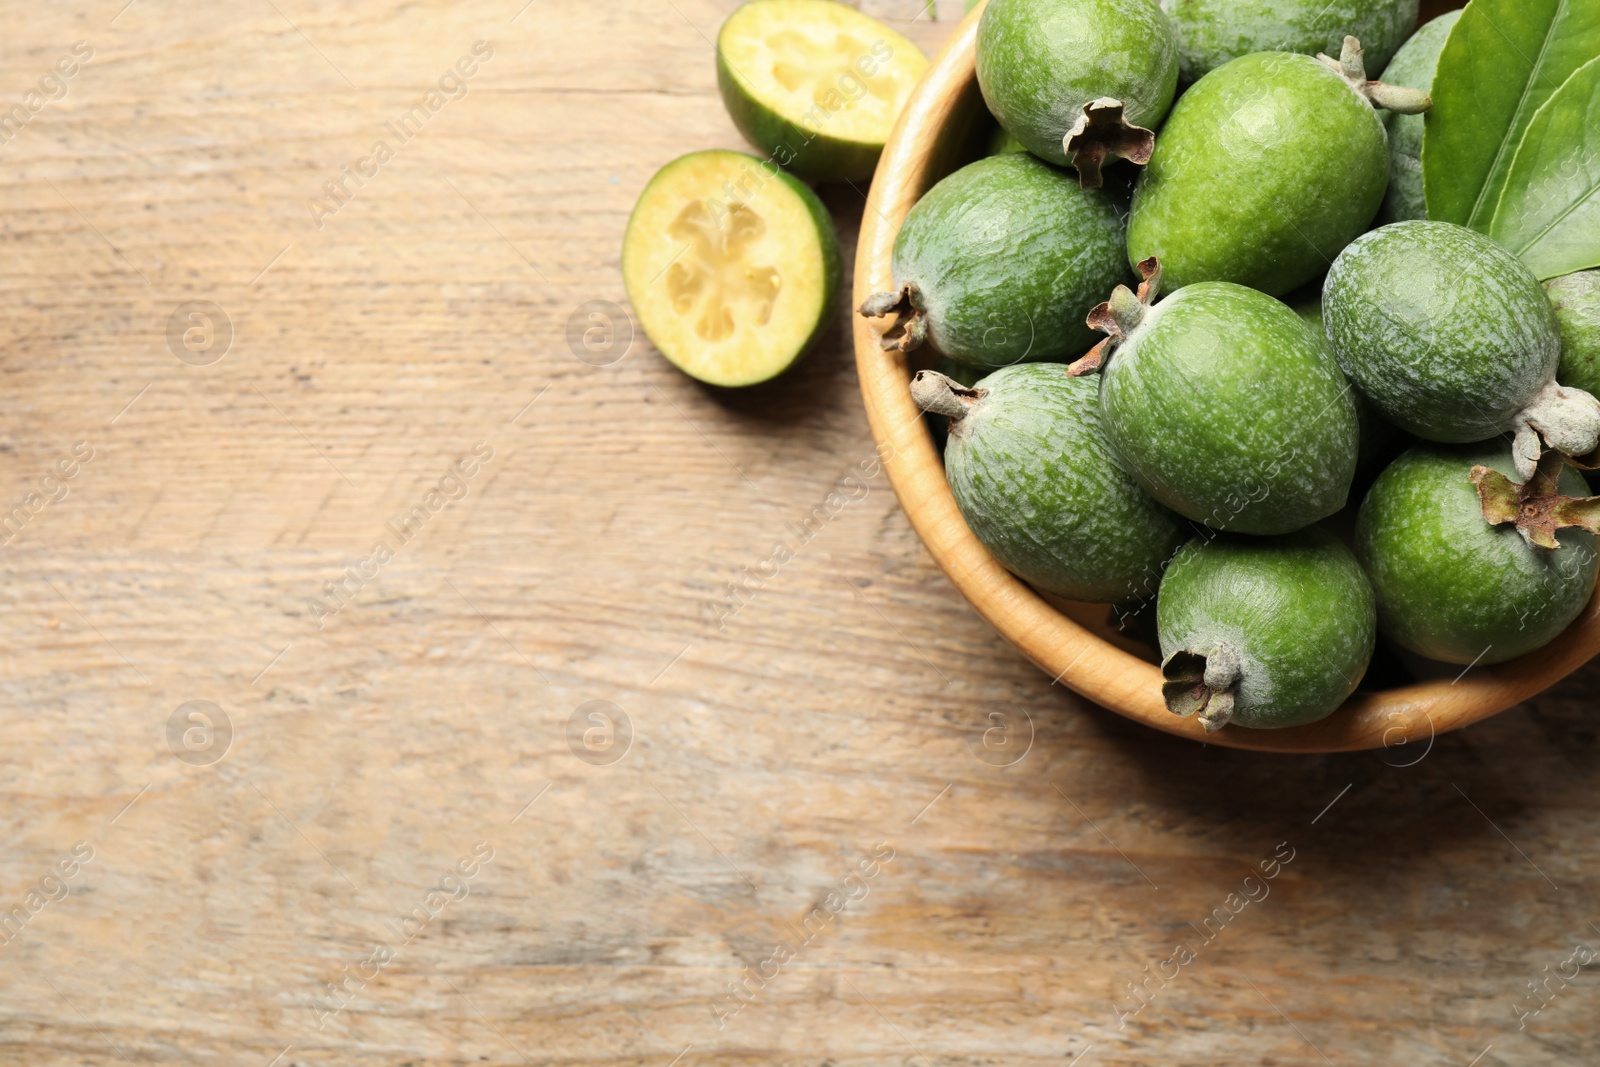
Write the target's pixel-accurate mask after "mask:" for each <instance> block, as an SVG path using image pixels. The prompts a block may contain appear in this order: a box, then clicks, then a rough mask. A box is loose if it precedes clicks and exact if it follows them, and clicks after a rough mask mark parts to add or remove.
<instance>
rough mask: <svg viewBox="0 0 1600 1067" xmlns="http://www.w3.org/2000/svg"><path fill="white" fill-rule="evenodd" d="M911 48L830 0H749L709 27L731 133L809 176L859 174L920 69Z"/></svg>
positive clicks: (868, 173)
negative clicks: (714, 28)
mask: <svg viewBox="0 0 1600 1067" xmlns="http://www.w3.org/2000/svg"><path fill="white" fill-rule="evenodd" d="M927 66H928V60H927V57H926V56H924V55H923V54H922V52H921V51H920V50H919V49H918V48H917V46H916V45H914V44H912V43H911V42H910V41H908V40H906V39H905V38H904V37H902V36H901V35H900V34H898V33H896V32H894V31H893V30H891V29H890V28H889V27H887V26H885V25H884V24H883V23H881V22H879V21H878V20H877V19H875V18H872V17H871V16H869V15H863V14H862V13H861V12H859V11H856V10H855V9H854V8H850V7H847V6H845V5H844V4H840V3H836V2H835V0H751V2H750V3H747V4H744V5H743V6H741V7H739V8H738V9H737V10H736V11H734V13H733V14H731V15H729V16H728V20H727V21H726V22H724V23H723V24H722V32H720V33H719V34H717V85H718V86H719V87H720V88H721V90H722V102H723V104H724V105H725V106H726V107H727V109H728V114H729V115H730V116H731V117H732V118H733V123H734V125H735V126H738V127H739V132H740V133H742V134H744V135H745V137H746V138H747V139H748V140H749V141H750V143H751V144H753V145H755V146H756V147H757V148H759V149H761V150H762V151H763V152H766V153H768V154H769V155H770V156H771V157H772V159H773V160H775V161H776V162H777V163H779V164H780V165H782V166H784V167H787V168H788V169H789V170H791V171H793V172H794V173H796V174H799V175H801V176H802V177H806V178H814V179H816V180H818V181H865V180H866V179H868V178H871V177H872V171H873V168H875V167H876V166H877V164H878V155H879V153H881V152H882V151H883V146H884V144H885V143H886V142H887V141H888V140H889V131H890V130H892V129H893V128H894V121H895V118H896V117H897V116H898V115H899V114H900V109H901V108H902V107H903V106H905V102H906V99H907V98H908V97H909V96H910V95H911V90H912V89H913V88H914V87H915V86H916V84H917V80H918V79H919V78H921V77H922V72H923V71H924V70H926V69H927Z"/></svg>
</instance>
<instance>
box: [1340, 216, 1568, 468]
mask: <svg viewBox="0 0 1600 1067" xmlns="http://www.w3.org/2000/svg"><path fill="white" fill-rule="evenodd" d="M1322 313H1323V318H1324V321H1325V323H1326V326H1327V332H1328V340H1329V342H1330V343H1331V344H1332V345H1333V350H1334V355H1335V356H1336V357H1337V358H1338V360H1339V366H1340V367H1342V368H1343V369H1344V372H1345V373H1346V374H1347V375H1349V376H1350V380H1351V381H1353V382H1355V384H1356V386H1357V388H1359V389H1360V390H1361V391H1362V392H1363V393H1365V394H1366V395H1367V398H1368V399H1370V400H1371V401H1372V402H1373V403H1374V404H1376V405H1377V406H1378V409H1379V410H1380V411H1381V412H1382V413H1383V415H1384V417H1385V418H1387V419H1388V420H1389V421H1391V422H1393V423H1395V424H1396V425H1398V426H1400V427H1401V428H1403V429H1406V430H1410V431H1411V432H1412V433H1414V434H1416V435H1417V436H1418V437H1422V438H1426V439H1427V440H1430V441H1440V442H1445V443H1466V442H1473V441H1482V440H1486V439H1488V438H1490V437H1494V436H1497V435H1498V434H1500V433H1503V432H1507V431H1512V432H1514V433H1515V434H1516V441H1515V446H1514V450H1515V454H1516V458H1517V470H1518V474H1519V475H1520V476H1521V477H1522V478H1524V479H1526V478H1528V477H1531V476H1532V474H1533V469H1534V466H1535V464H1536V463H1537V462H1538V459H1539V456H1540V454H1541V453H1542V452H1543V450H1544V448H1545V447H1546V446H1548V447H1550V448H1554V449H1556V450H1558V451H1561V452H1564V453H1566V454H1568V455H1574V456H1578V455H1584V454H1586V453H1588V452H1592V451H1593V450H1594V448H1595V445H1596V443H1597V439H1600V403H1597V402H1596V401H1595V399H1594V398H1593V397H1592V396H1590V395H1589V394H1588V393H1586V392H1584V391H1583V390H1581V389H1575V388H1569V387H1565V386H1561V385H1558V384H1557V383H1556V369H1557V365H1558V364H1559V362H1560V359H1561V338H1560V333H1559V329H1558V326H1557V322H1556V313H1555V311H1554V310H1553V308H1552V307H1551V303H1550V300H1549V299H1548V298H1547V297H1546V295H1545V292H1544V289H1543V288H1542V287H1541V286H1540V284H1539V281H1538V279H1537V278H1536V277H1534V274H1533V272H1532V271H1531V270H1529V269H1528V268H1527V266H1525V265H1524V264H1523V262H1522V261H1521V260H1520V259H1518V258H1517V257H1516V256H1514V255H1512V254H1511V253H1510V252H1508V251H1507V250H1505V249H1504V248H1502V247H1500V246H1499V245H1498V244H1496V243H1495V242H1494V241H1491V240H1490V239H1489V238H1487V237H1485V236H1483V235H1482V234H1480V233H1478V232H1476V231H1474V230H1469V229H1467V228H1466V227H1464V226H1456V225H1454V224H1452V223H1448V222H1430V221H1425V220H1413V221H1409V222H1397V223H1393V224H1391V225H1389V226H1384V227H1382V228H1380V229H1377V230H1373V231H1372V232H1370V233H1367V234H1364V235H1362V236H1361V237H1360V238H1359V239H1357V240H1356V241H1354V242H1352V243H1351V245H1350V246H1349V247H1348V248H1346V249H1345V250H1344V251H1343V252H1342V253H1340V255H1339V258H1338V259H1337V260H1335V261H1334V264H1333V268H1332V269H1331V270H1330V271H1329V272H1328V277H1327V280H1326V282H1325V283H1324V285H1323V300H1322Z"/></svg>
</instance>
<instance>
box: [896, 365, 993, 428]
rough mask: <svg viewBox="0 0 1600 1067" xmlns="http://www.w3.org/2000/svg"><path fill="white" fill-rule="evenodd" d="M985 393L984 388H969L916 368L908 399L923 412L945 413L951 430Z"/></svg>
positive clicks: (938, 374) (934, 372) (947, 378)
mask: <svg viewBox="0 0 1600 1067" xmlns="http://www.w3.org/2000/svg"><path fill="white" fill-rule="evenodd" d="M988 392H989V391H988V390H987V389H968V388H967V387H966V386H964V385H962V384H961V383H960V382H958V381H956V380H955V379H954V378H951V377H949V376H948V375H944V374H940V373H939V372H938V371H936V370H919V371H917V373H916V374H914V375H913V376H912V378H911V399H912V400H913V401H914V402H915V403H916V405H917V407H919V408H921V409H922V410H923V411H931V412H933V413H935V414H937V415H944V416H947V417H948V418H949V419H950V430H951V432H952V433H953V432H955V429H956V426H957V425H958V424H959V423H960V422H961V420H962V419H964V418H966V417H967V414H968V412H970V411H971V410H972V405H973V404H976V403H977V402H978V401H979V400H982V399H983V398H984V397H985V396H987V395H988Z"/></svg>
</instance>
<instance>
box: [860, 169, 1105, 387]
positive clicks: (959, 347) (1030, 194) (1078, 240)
mask: <svg viewBox="0 0 1600 1067" xmlns="http://www.w3.org/2000/svg"><path fill="white" fill-rule="evenodd" d="M1120 207H1121V204H1120V203H1119V201H1118V200H1117V199H1116V198H1115V197H1114V196H1113V195H1111V194H1110V193H1108V192H1107V191H1106V190H1101V189H1083V188H1080V187H1079V185H1078V183H1077V182H1076V181H1074V180H1073V179H1072V177H1071V176H1070V174H1069V173H1068V172H1067V171H1064V170H1062V169H1060V168H1057V167H1052V166H1050V165H1049V164H1048V163H1045V162H1043V161H1041V160H1039V159H1036V158H1035V157H1034V156H1032V155H1029V154H1028V153H1026V152H1014V153H1006V154H1004V155H998V156H992V157H989V158H987V159H980V160H978V161H977V162H975V163H970V164H968V165H967V166H965V167H963V168H961V169H960V170H958V171H956V172H955V173H954V174H951V175H950V176H949V177H947V178H945V179H943V180H942V181H940V182H939V183H938V184H936V185H935V186H934V187H933V188H932V189H929V190H928V192H927V193H926V194H925V195H924V196H923V198H922V199H921V200H919V201H917V204H916V206H915V207H914V208H912V209H911V213H910V214H909V215H908V216H907V217H906V221H905V225H904V226H902V227H901V228H900V233H899V235H898V236H897V237H896V238H895V243H894V254H893V257H892V259H891V270H892V272H893V274H894V284H895V289H894V290H892V291H890V292H886V293H880V294H878V295H877V296H874V297H872V298H871V299H869V300H868V301H867V302H866V303H864V304H863V305H862V306H861V313H862V314H863V315H868V316H872V317H878V316H887V315H890V314H895V315H897V316H898V318H897V319H896V321H895V322H894V323H893V324H891V326H890V329H889V330H888V331H887V332H886V333H885V335H884V341H883V343H884V347H886V348H896V349H899V350H900V351H906V352H908V351H911V350H912V349H914V348H916V347H918V346H919V345H921V344H922V343H923V341H924V340H926V341H928V342H929V343H931V344H932V345H933V347H934V348H935V349H937V350H938V351H939V352H940V353H941V354H943V355H945V356H947V357H949V358H950V359H953V360H956V361H957V362H959V363H965V364H967V365H968V366H973V367H986V368H993V367H1004V366H1009V365H1011V364H1013V363H1018V362H1021V361H1023V360H1042V359H1061V358H1063V357H1070V356H1074V355H1078V354H1080V353H1082V352H1083V351H1084V350H1085V349H1087V348H1088V347H1089V346H1090V345H1091V344H1093V342H1094V334H1093V332H1092V331H1091V330H1089V328H1088V327H1087V326H1085V325H1084V316H1085V314H1087V312H1088V311H1089V309H1090V308H1092V307H1093V306H1094V305H1095V303H1096V302H1097V301H1099V300H1102V299H1104V297H1105V294H1106V293H1107V292H1108V291H1109V290H1110V288H1111V287H1112V286H1114V285H1116V284H1117V283H1118V282H1120V281H1122V280H1124V279H1125V278H1127V277H1128V268H1127V264H1126V263H1125V262H1124V261H1123V254H1122V244H1123V226H1122V213H1121V210H1120Z"/></svg>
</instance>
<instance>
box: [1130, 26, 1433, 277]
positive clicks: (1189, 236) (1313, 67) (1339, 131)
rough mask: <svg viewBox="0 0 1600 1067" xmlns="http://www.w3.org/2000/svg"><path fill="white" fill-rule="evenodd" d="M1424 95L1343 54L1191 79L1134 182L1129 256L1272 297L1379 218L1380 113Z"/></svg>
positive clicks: (1244, 64) (1235, 67) (1348, 45)
mask: <svg viewBox="0 0 1600 1067" xmlns="http://www.w3.org/2000/svg"><path fill="white" fill-rule="evenodd" d="M1429 104H1430V101H1429V99H1428V97H1427V95H1426V94H1424V93H1420V92H1417V91H1416V90H1413V89H1405V88H1400V87H1397V86H1389V85H1385V84H1383V83H1381V82H1372V81H1368V80H1367V77H1366V73H1365V67H1364V65H1363V60H1362V54H1361V45H1360V43H1359V42H1358V41H1357V40H1356V39H1355V38H1354V37H1347V38H1346V39H1345V47H1344V51H1343V53H1342V54H1341V57H1340V59H1338V60H1333V59H1329V58H1328V57H1327V56H1318V57H1316V58H1312V57H1311V56H1303V55H1298V54H1291V53H1288V52H1260V53H1257V54H1255V55H1248V56H1243V57H1241V58H1239V59H1235V60H1234V61H1232V62H1231V63H1226V64H1224V65H1223V66H1220V67H1218V68H1217V69H1216V70H1214V71H1212V72H1211V73H1210V74H1207V75H1206V76H1205V77H1203V78H1201V79H1200V80H1199V81H1197V82H1195V84H1194V85H1193V86H1191V87H1190V88H1189V90H1188V91H1187V92H1186V93H1184V94H1183V96H1182V97H1180V98H1179V99H1178V102H1177V104H1176V105H1174V106H1173V109H1172V114H1171V116H1170V117H1168V119H1167V124H1166V125H1165V126H1163V127H1162V129H1161V138H1160V142H1159V143H1158V144H1157V145H1156V149H1155V153H1154V154H1153V155H1152V156H1151V157H1150V163H1149V165H1148V166H1147V167H1145V169H1144V172H1143V173H1142V174H1140V176H1139V184H1138V186H1137V187H1136V188H1135V190H1134V195H1133V208H1132V214H1131V216H1130V218H1129V220H1128V258H1129V259H1130V260H1132V261H1134V262H1138V261H1139V260H1143V259H1145V258H1147V257H1150V256H1155V257H1156V258H1158V259H1160V260H1161V264H1162V267H1163V268H1164V269H1165V270H1166V272H1167V276H1168V279H1169V280H1170V282H1171V284H1172V285H1174V286H1176V287H1181V286H1185V285H1192V284H1194V283H1195V282H1204V281H1228V282H1237V283H1239V284H1240V285H1248V286H1250V287H1251V288H1252V289H1259V290H1261V291H1262V292H1264V293H1267V294H1269V295H1272V296H1276V295H1278V294H1281V293H1287V292H1289V291H1291V290H1293V289H1295V288H1297V287H1298V286H1301V285H1303V284H1305V283H1306V282H1308V281H1310V280H1311V279H1312V278H1313V277H1315V276H1316V275H1317V273H1318V272H1319V271H1321V270H1323V269H1325V268H1326V267H1327V264H1328V263H1329V262H1330V261H1331V260H1332V259H1333V257H1334V256H1335V255H1337V254H1338V253H1339V251H1340V249H1342V248H1344V246H1345V245H1346V244H1348V243H1349V242H1350V241H1352V240H1354V239H1355V238H1356V237H1357V236H1358V235H1359V234H1360V233H1361V232H1362V231H1363V230H1365V229H1366V228H1367V224H1368V223H1370V222H1371V221H1372V218H1373V216H1374V215H1376V214H1377V212H1378V207H1379V205H1380V204H1382V203H1383V194H1384V189H1385V188H1386V187H1387V185H1388V180H1389V144H1388V140H1387V137H1386V136H1385V134H1384V130H1383V123H1382V121H1381V120H1380V119H1379V118H1378V113H1377V111H1376V110H1375V109H1376V108H1388V109H1391V110H1399V111H1405V112H1415V111H1421V110H1424V109H1426V108H1427V107H1428V106H1429Z"/></svg>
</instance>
